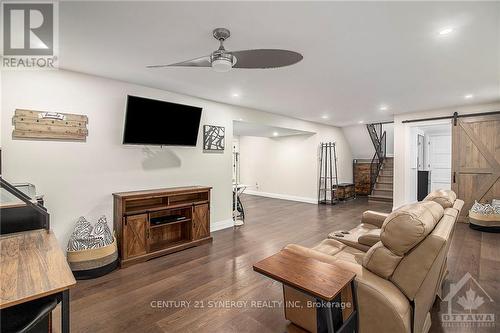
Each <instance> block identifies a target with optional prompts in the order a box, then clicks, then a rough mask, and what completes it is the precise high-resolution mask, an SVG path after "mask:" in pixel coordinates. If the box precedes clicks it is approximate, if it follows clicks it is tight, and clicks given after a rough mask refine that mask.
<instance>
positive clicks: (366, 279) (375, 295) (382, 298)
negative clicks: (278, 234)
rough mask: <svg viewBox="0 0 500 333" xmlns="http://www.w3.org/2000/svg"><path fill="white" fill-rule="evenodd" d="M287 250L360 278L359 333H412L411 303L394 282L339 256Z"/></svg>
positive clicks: (293, 247) (298, 247)
mask: <svg viewBox="0 0 500 333" xmlns="http://www.w3.org/2000/svg"><path fill="white" fill-rule="evenodd" d="M285 249H287V250H289V251H293V252H295V253H297V254H300V255H305V256H308V257H311V258H314V259H316V260H319V261H322V262H326V263H331V264H334V265H337V266H340V267H342V268H343V269H346V270H349V271H351V272H353V273H355V274H356V278H355V285H356V300H357V306H358V310H359V332H361V333H364V332H405V333H409V332H411V316H412V311H411V306H410V303H409V301H408V299H407V298H406V297H405V296H404V294H403V293H402V292H401V291H400V290H399V289H398V288H397V287H396V286H395V285H394V284H393V283H392V282H390V281H388V280H386V279H383V278H381V277H379V276H378V275H376V274H374V273H372V272H370V271H369V270H368V269H366V268H364V267H363V266H361V265H359V264H356V263H352V262H348V261H345V260H342V259H337V258H335V256H331V255H328V254H325V253H322V252H319V251H316V250H313V249H310V248H306V247H304V246H301V245H297V244H290V245H287V246H286V247H285ZM292 321H293V320H292Z"/></svg>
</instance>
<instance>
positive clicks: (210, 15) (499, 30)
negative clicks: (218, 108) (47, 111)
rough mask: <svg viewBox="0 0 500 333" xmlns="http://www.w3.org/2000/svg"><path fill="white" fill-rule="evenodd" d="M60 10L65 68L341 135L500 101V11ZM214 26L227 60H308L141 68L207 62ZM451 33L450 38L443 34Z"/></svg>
mask: <svg viewBox="0 0 500 333" xmlns="http://www.w3.org/2000/svg"><path fill="white" fill-rule="evenodd" d="M59 11H60V29H59V31H60V57H59V59H60V66H61V68H64V69H69V70H74V71H79V72H84V73H90V74H95V75H100V76H104V77H109V78H114V79H119V80H124V81H129V82H134V83H138V84H142V85H146V86H151V87H156V88H160V89H165V90H170V91H175V92H180V93H184V94H188V95H193V96H198V97H202V98H206V99H210V100H215V101H220V102H225V103H231V104H236V105H241V106H246V107H251V108H257V109H261V110H266V111H270V112H274V113H279V114H285V115H289V116H292V117H297V118H301V119H305V120H311V121H316V122H322V123H329V124H332V125H339V126H343V125H349V124H355V123H358V122H359V121H364V122H370V121H378V120H388V119H391V118H392V114H397V113H402V112H409V111H416V110H423V109H432V108H440V107H446V106H455V105H462V104H467V103H479V102H491V101H497V100H500V2H475V3H474V2H436V3H433V2H350V3H347V2H317V3H312V2H189V3H187V2H183V3H180V2H147V3H144V2H142V3H141V2H106V3H101V2H73V1H70V2H61V3H60V8H59ZM219 26H221V27H227V28H229V29H230V30H231V33H232V36H231V38H230V39H229V40H228V41H227V42H226V44H225V45H226V48H227V49H228V50H244V49H253V48H283V49H290V50H293V51H297V52H300V53H302V55H303V56H304V60H303V61H301V62H299V63H298V64H296V65H294V66H291V67H285V68H281V69H273V70H233V71H231V72H229V73H216V72H213V71H212V70H211V69H199V68H165V69H146V68H145V66H146V65H148V64H168V63H174V62H179V61H183V60H187V59H191V58H194V57H198V56H203V55H207V54H209V53H210V52H211V51H213V50H215V49H216V48H217V46H218V45H217V42H216V41H215V40H214V39H213V38H212V36H211V31H212V29H213V28H215V27H219ZM445 27H452V28H453V29H454V31H453V32H452V33H451V34H449V35H447V36H440V35H439V31H440V30H441V29H443V28H445ZM234 93H238V94H239V95H240V96H239V97H233V94H234ZM465 94H474V98H472V99H470V100H465V99H464V95H465ZM382 104H386V105H388V106H389V110H387V111H380V110H379V106H380V105H382ZM324 115H328V119H326V120H325V119H322V118H321V117H322V116H324Z"/></svg>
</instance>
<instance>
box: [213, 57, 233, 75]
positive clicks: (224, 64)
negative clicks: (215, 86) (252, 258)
mask: <svg viewBox="0 0 500 333" xmlns="http://www.w3.org/2000/svg"><path fill="white" fill-rule="evenodd" d="M212 68H213V70H214V71H216V72H220V73H224V72H229V71H230V70H231V68H233V64H232V63H231V61H229V60H228V59H215V60H214V61H212Z"/></svg>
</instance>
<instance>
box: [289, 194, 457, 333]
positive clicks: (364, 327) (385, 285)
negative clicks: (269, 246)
mask: <svg viewBox="0 0 500 333" xmlns="http://www.w3.org/2000/svg"><path fill="white" fill-rule="evenodd" d="M455 201H456V198H455V200H454V202H453V203H451V202H450V203H448V204H446V205H445V206H449V205H450V204H451V206H450V207H446V208H443V205H442V202H440V203H437V202H436V200H426V201H423V202H419V203H414V204H410V205H406V206H403V207H401V208H399V209H397V210H395V211H394V212H392V213H391V214H389V215H387V216H386V217H385V218H384V221H383V223H381V224H380V221H381V219H382V218H383V215H380V214H376V213H365V214H364V216H363V221H364V222H363V223H370V224H372V223H373V225H374V226H375V227H376V228H378V226H379V227H380V236H379V239H380V240H379V241H377V242H376V243H375V244H374V245H373V246H371V247H369V249H368V250H367V251H364V250H363V249H360V248H359V246H356V244H352V245H353V246H351V245H350V244H349V243H342V242H339V241H338V240H335V239H325V240H324V241H322V242H321V243H320V244H318V245H317V246H315V247H313V248H306V247H303V246H300V245H296V244H290V245H288V246H286V249H287V250H289V251H292V252H295V253H297V254H299V255H305V256H309V257H313V258H315V259H317V260H320V261H323V262H327V263H332V264H334V265H338V266H340V267H341V268H343V269H346V270H349V271H352V272H354V273H355V274H356V278H355V286H356V290H357V292H356V293H357V304H358V310H359V332H361V333H369V332H394V333H398V332H414V333H422V332H427V331H428V330H429V328H430V326H431V318H430V313H429V311H430V309H431V307H432V304H433V303H434V300H435V297H436V295H437V294H439V290H440V288H441V284H442V281H443V279H444V277H445V275H446V256H447V252H448V249H449V245H450V242H451V236H452V234H453V230H454V226H455V223H456V221H457V217H458V213H459V209H456V208H453V206H454V204H455ZM462 204H463V202H462ZM459 205H460V203H459V204H457V207H458V206H459ZM369 221H370V222H369ZM372 229H373V228H372ZM358 230H360V229H358ZM358 244H359V243H358ZM363 245H364V244H363ZM290 295H295V296H290ZM290 295H288V296H286V301H292V302H293V301H296V300H300V301H304V300H305V299H307V298H308V297H309V296H307V295H305V294H300V293H294V294H290ZM297 295H300V296H297ZM287 319H289V320H290V321H292V322H294V323H295V324H297V325H299V326H302V327H303V328H305V329H307V330H309V331H315V327H305V326H307V325H308V323H310V322H313V321H311V320H307V318H306V319H304V316H303V315H300V314H295V315H294V316H289V317H287Z"/></svg>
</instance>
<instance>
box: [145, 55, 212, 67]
mask: <svg viewBox="0 0 500 333" xmlns="http://www.w3.org/2000/svg"><path fill="white" fill-rule="evenodd" d="M146 67H147V68H161V67H212V65H211V64H210V56H204V57H199V58H195V59H191V60H187V61H182V62H177V63H175V64H170V65H149V66H146Z"/></svg>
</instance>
